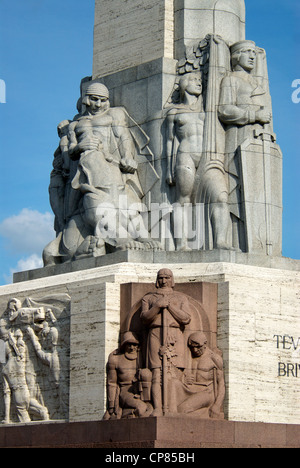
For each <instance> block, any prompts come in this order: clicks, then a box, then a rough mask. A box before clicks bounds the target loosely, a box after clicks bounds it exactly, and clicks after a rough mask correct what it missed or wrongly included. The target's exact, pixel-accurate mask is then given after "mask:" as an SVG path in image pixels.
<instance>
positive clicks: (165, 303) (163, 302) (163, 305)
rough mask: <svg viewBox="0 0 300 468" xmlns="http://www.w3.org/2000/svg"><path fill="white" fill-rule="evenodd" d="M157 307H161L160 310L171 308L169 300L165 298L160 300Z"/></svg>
mask: <svg viewBox="0 0 300 468" xmlns="http://www.w3.org/2000/svg"><path fill="white" fill-rule="evenodd" d="M155 305H156V307H159V308H160V309H167V308H168V307H169V299H167V298H166V297H163V298H162V299H158V301H157V302H156V303H155Z"/></svg>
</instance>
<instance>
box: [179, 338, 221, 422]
mask: <svg viewBox="0 0 300 468" xmlns="http://www.w3.org/2000/svg"><path fill="white" fill-rule="evenodd" d="M188 346H189V349H190V351H191V356H192V362H191V366H190V367H189V368H187V369H185V375H184V378H183V381H182V382H179V380H174V381H173V382H172V383H173V385H174V390H173V393H172V397H173V401H172V406H173V408H174V410H175V412H178V413H186V414H188V413H193V414H201V412H202V414H203V413H204V414H206V415H207V416H209V417H211V418H214V419H223V418H224V414H223V412H222V407H223V402H224V397H225V384H224V372H223V359H222V357H221V353H220V352H219V351H218V350H215V351H212V350H211V349H209V348H208V346H207V338H206V336H205V334H204V333H203V332H195V333H192V334H191V335H190V336H189V339H188ZM205 409H206V410H207V411H206V412H204V410H205Z"/></svg>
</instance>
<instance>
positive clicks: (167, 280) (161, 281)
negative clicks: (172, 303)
mask: <svg viewBox="0 0 300 468" xmlns="http://www.w3.org/2000/svg"><path fill="white" fill-rule="evenodd" d="M174 286H175V282H174V276H173V272H172V271H171V270H169V269H168V268H162V269H161V270H159V272H158V273H157V278H156V287H157V288H161V289H163V288H169V289H171V288H174Z"/></svg>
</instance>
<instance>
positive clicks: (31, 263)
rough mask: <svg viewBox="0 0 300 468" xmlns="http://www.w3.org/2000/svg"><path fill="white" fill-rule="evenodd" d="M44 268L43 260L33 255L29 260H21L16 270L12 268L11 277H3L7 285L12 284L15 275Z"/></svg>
mask: <svg viewBox="0 0 300 468" xmlns="http://www.w3.org/2000/svg"><path fill="white" fill-rule="evenodd" d="M42 266H43V260H42V258H41V256H39V255H37V254H32V255H30V256H29V257H27V258H21V259H20V260H19V261H18V263H17V265H16V267H15V268H10V273H9V275H3V276H4V280H5V282H6V284H10V283H12V281H13V274H14V273H16V272H19V271H27V270H35V269H36V268H41V267H42Z"/></svg>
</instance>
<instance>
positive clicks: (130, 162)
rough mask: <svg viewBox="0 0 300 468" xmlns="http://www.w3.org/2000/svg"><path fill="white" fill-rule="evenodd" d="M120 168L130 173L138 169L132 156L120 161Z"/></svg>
mask: <svg viewBox="0 0 300 468" xmlns="http://www.w3.org/2000/svg"><path fill="white" fill-rule="evenodd" d="M120 168H121V171H122V172H127V173H128V174H134V173H135V171H136V170H137V163H136V162H135V160H134V159H132V158H128V157H127V158H123V159H121V162H120Z"/></svg>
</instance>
